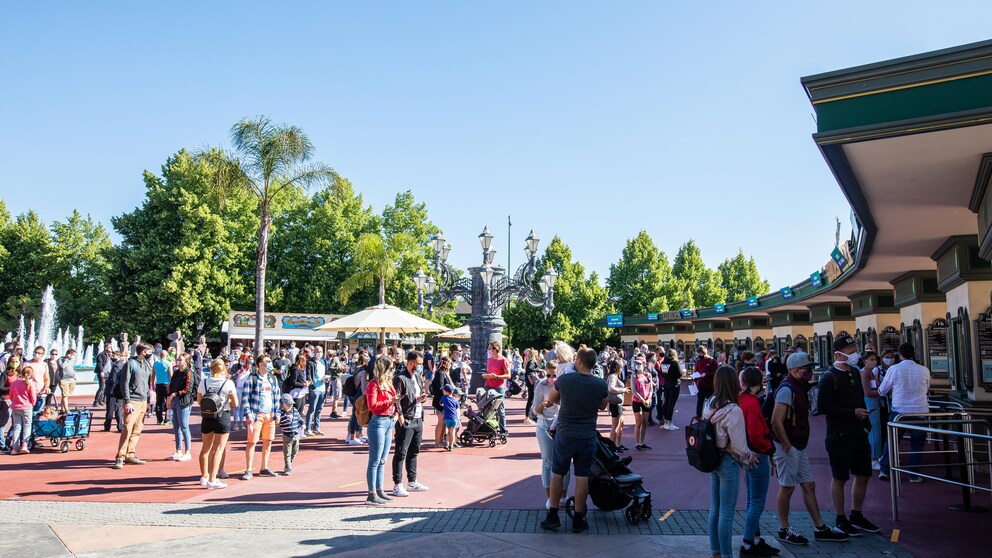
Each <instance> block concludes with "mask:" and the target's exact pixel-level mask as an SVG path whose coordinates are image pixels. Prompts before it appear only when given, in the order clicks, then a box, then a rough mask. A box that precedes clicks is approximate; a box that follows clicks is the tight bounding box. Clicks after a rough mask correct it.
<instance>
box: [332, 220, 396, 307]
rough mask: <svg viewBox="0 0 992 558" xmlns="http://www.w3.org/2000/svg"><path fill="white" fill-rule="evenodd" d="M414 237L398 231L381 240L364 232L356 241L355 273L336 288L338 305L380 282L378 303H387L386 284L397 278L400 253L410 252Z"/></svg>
mask: <svg viewBox="0 0 992 558" xmlns="http://www.w3.org/2000/svg"><path fill="white" fill-rule="evenodd" d="M414 244H415V241H414V239H413V236H412V235H410V234H408V233H405V232H401V233H396V234H394V235H391V236H389V237H384V236H383V235H380V234H376V233H363V234H362V235H361V236H359V237H358V240H357V241H356V242H355V260H354V262H353V263H354V267H355V273H353V274H352V275H351V276H350V277H348V278H347V279H345V280H344V281H343V282H342V283H341V286H340V287H338V296H339V297H340V298H341V304H348V299H349V298H351V296H352V295H353V294H355V293H357V292H358V291H360V290H362V289H365V288H367V287H371V286H373V285H375V283H376V282H377V281H378V283H379V304H380V305H383V304H386V283H388V282H390V281H392V280H393V278H394V277H395V276H396V271H397V268H398V267H399V262H400V260H401V259H402V258H403V254H405V253H406V252H407V251H409V250H411V249H413V247H414Z"/></svg>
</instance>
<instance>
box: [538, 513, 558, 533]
mask: <svg viewBox="0 0 992 558" xmlns="http://www.w3.org/2000/svg"><path fill="white" fill-rule="evenodd" d="M559 528H561V520H560V519H558V514H557V513H555V514H552V513H551V512H550V511H549V512H548V516H547V517H545V518H544V521H542V522H541V529H544V530H545V531H554V530H556V529H559Z"/></svg>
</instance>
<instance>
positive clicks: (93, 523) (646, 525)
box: [0, 501, 910, 558]
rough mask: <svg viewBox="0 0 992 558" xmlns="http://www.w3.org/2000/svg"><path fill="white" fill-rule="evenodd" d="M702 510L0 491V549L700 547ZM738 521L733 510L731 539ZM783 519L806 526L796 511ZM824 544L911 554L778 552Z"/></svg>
mask: <svg viewBox="0 0 992 558" xmlns="http://www.w3.org/2000/svg"><path fill="white" fill-rule="evenodd" d="M706 513H707V512H705V511H687V512H678V511H671V512H667V511H666V512H665V513H661V514H656V516H655V517H653V518H652V519H651V520H649V521H646V522H643V523H640V524H638V525H635V526H631V525H628V524H627V523H626V522H625V521H624V519H623V518H622V517H621V514H620V513H617V512H612V513H604V512H599V511H593V512H592V513H591V514H590V515H589V519H590V525H589V532H588V533H586V534H581V535H574V534H572V533H570V532H568V531H567V530H565V529H562V530H561V531H559V532H557V533H545V532H544V531H543V530H541V529H540V528H539V526H538V523H539V522H540V520H541V519H543V515H544V514H543V512H539V511H536V510H480V509H455V510H437V509H416V508H389V509H383V508H376V509H370V508H364V507H321V506H316V507H301V506H295V505H294V506H284V505H260V504H216V505H211V504H148V503H107V502H46V501H0V517H4V518H8V523H6V524H3V525H2V526H0V529H3V532H4V533H9V534H15V535H14V536H13V537H8V538H3V539H0V555H3V556H14V555H17V556H46V557H47V556H52V557H55V556H125V555H131V556H133V555H134V554H136V553H137V554H140V555H141V556H144V557H154V556H170V557H172V556H175V552H176V540H177V539H182V549H183V552H184V554H185V553H189V554H191V555H195V554H196V553H197V552H198V551H200V550H202V551H203V552H208V551H209V549H210V548H223V549H228V550H233V551H235V552H237V551H249V552H251V554H252V555H266V556H273V557H276V556H324V555H331V554H340V555H342V556H349V555H351V554H350V551H352V550H357V549H368V547H370V546H376V547H377V548H376V550H375V553H376V554H378V555H391V554H393V553H394V552H395V553H396V555H403V556H465V555H473V556H570V557H571V556H575V557H578V556H607V555H614V556H615V555H616V552H617V551H618V550H620V548H621V547H622V548H623V553H622V554H623V555H641V553H650V555H655V556H708V555H709V552H708V548H709V542H708V541H709V539H708V537H707V536H706ZM827 519H830V518H827ZM743 521H744V517H743V514H742V513H738V515H737V518H736V519H735V522H734V529H735V533H736V536H735V546H739V544H740V530H741V528H742V527H743ZM790 521H791V523H792V524H793V525H794V526H795V527H796V528H797V529H799V530H800V531H803V532H805V533H806V534H807V535H808V534H810V533H811V531H812V525H811V524H810V521H809V519H808V517H807V516H805V514H793V516H792V517H791V518H790ZM566 523H567V521H566ZM566 526H567V525H566ZM776 528H777V520H776V519H775V518H774V516H769V515H766V516H765V517H764V519H763V521H762V529H763V531H764V532H766V533H774V530H775V529H776ZM220 542H223V544H222V545H221V546H219V547H218V546H217V545H218V543H220ZM774 544H776V545H777V544H778V543H777V542H775V543H774ZM378 547H381V548H378ZM631 553H633V554H631ZM368 554H369V552H368V551H367V550H365V551H363V555H365V556H368ZM355 555H356V556H357V555H358V553H357V552H356V553H355ZM827 555H830V556H833V557H835V558H837V557H840V556H881V555H884V556H892V557H909V556H910V554H909V553H908V552H906V551H904V550H901V549H900V548H899V547H898V546H896V545H895V544H892V543H891V542H890V541H889V540H887V539H886V538H885V537H882V536H880V535H868V536H865V537H862V538H860V539H853V540H851V541H850V542H846V543H824V544H816V543H815V542H814V543H811V544H810V545H809V546H807V547H788V548H786V549H785V552H784V553H783V556H786V557H788V556H827Z"/></svg>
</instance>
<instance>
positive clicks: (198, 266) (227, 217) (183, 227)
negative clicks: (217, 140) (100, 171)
mask: <svg viewBox="0 0 992 558" xmlns="http://www.w3.org/2000/svg"><path fill="white" fill-rule="evenodd" d="M228 164H229V161H228V159H227V157H226V155H225V154H224V153H223V152H222V151H220V150H216V149H215V150H211V151H207V152H202V153H197V154H195V155H194V154H192V153H190V152H189V151H186V150H182V151H179V152H178V153H176V154H175V155H173V156H172V157H170V158H169V159H168V161H166V163H165V164H164V165H163V166H162V175H161V177H159V176H155V175H154V174H152V173H151V172H148V171H145V173H144V183H145V189H146V192H145V200H144V201H143V202H142V204H141V206H139V207H137V208H135V209H134V210H133V211H131V212H130V213H125V214H123V215H120V216H118V217H114V218H113V219H112V224H113V226H114V229H115V230H116V231H117V232H118V234H120V236H121V242H120V244H118V245H117V246H115V247H114V248H113V249H112V251H111V253H110V254H111V255H110V258H109V259H110V269H109V272H108V281H107V283H108V285H109V286H110V295H111V298H110V300H111V301H112V302H111V303H110V304H109V305H108V308H107V311H108V312H109V313H110V319H111V323H112V324H113V325H114V327H115V328H116V329H115V332H120V331H127V332H130V333H135V334H139V335H142V336H144V337H146V338H156V339H161V338H163V337H164V336H165V335H167V334H168V333H170V332H172V331H173V330H175V329H176V328H177V327H178V328H180V329H181V330H182V331H186V332H195V330H196V326H195V324H196V323H197V322H201V321H202V322H203V323H204V324H208V328H207V331H206V333H213V334H216V333H219V327H218V326H219V325H220V323H221V322H222V321H223V320H225V319H227V314H228V312H229V311H230V310H231V308H232V305H235V306H234V307H238V306H241V305H246V304H250V302H251V300H252V297H251V294H250V293H251V287H250V285H251V283H250V280H251V277H252V271H253V269H254V265H252V258H251V254H252V252H253V251H254V249H253V245H252V244H253V239H254V237H255V233H256V232H257V229H256V226H257V222H256V221H255V219H254V215H255V214H256V212H257V210H258V200H257V199H256V198H255V197H254V196H251V195H250V194H247V193H246V192H243V191H232V192H230V193H229V194H228V195H226V196H225V197H224V198H223V200H220V201H222V202H223V203H218V202H219V200H218V199H217V189H216V185H217V181H218V180H219V176H218V175H220V174H222V173H224V172H226V169H227V166H228Z"/></svg>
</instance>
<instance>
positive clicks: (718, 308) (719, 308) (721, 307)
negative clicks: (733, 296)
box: [713, 304, 727, 314]
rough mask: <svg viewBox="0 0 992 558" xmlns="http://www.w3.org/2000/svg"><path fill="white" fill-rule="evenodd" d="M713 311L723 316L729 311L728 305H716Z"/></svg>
mask: <svg viewBox="0 0 992 558" xmlns="http://www.w3.org/2000/svg"><path fill="white" fill-rule="evenodd" d="M713 310H714V311H715V312H716V313H717V314H723V313H725V312H726V311H727V305H726V304H715V305H714V306H713Z"/></svg>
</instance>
